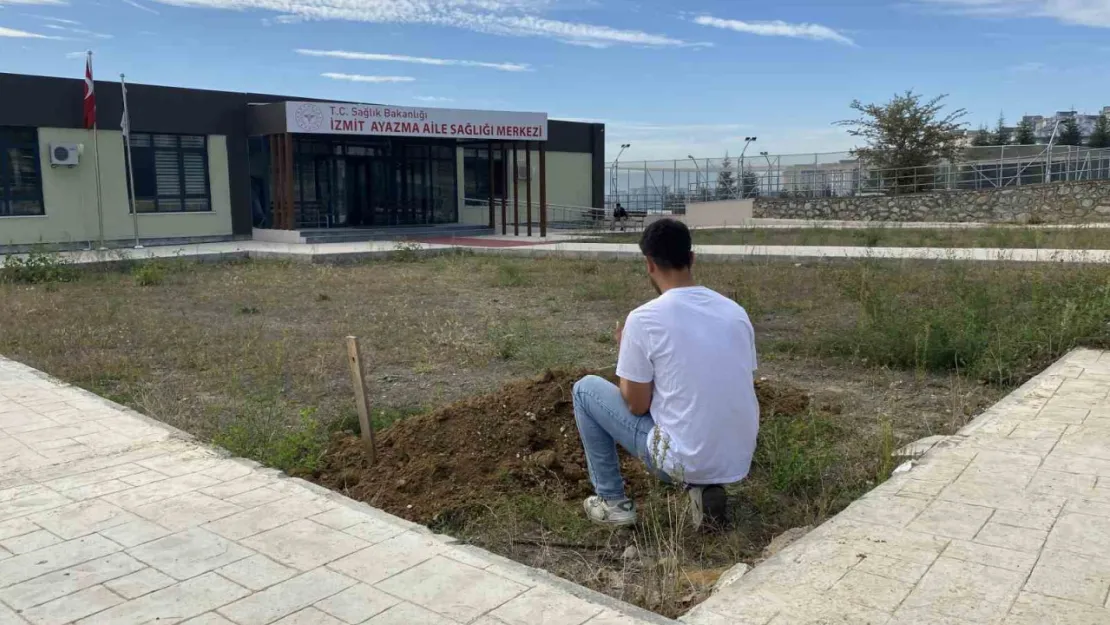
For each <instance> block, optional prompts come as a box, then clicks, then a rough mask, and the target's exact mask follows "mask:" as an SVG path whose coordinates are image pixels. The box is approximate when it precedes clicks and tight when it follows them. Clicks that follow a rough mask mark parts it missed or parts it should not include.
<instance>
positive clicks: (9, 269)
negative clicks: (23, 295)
mask: <svg viewBox="0 0 1110 625" xmlns="http://www.w3.org/2000/svg"><path fill="white" fill-rule="evenodd" d="M76 279H77V270H76V268H74V266H73V265H72V264H71V263H70V262H69V261H67V260H66V259H65V258H63V257H62V256H60V255H58V254H54V253H50V252H44V251H42V250H32V251H31V252H30V253H29V254H26V255H25V256H14V255H13V256H7V257H5V258H4V264H3V266H2V267H0V282H13V283H17V284H51V283H56V282H71V281H73V280H76Z"/></svg>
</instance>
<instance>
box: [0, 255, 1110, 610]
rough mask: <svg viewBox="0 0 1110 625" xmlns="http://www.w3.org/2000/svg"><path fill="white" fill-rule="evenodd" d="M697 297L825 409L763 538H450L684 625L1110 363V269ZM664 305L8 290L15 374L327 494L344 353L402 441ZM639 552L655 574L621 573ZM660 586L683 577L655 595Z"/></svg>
mask: <svg viewBox="0 0 1110 625" xmlns="http://www.w3.org/2000/svg"><path fill="white" fill-rule="evenodd" d="M400 259H403V260H404V262H402V260H400ZM697 273H698V276H699V278H700V280H701V281H703V282H704V283H706V284H707V285H709V286H711V287H713V288H715V289H717V290H719V291H720V292H722V293H724V294H726V295H728V296H730V297H732V298H734V299H736V300H737V301H738V302H740V303H741V304H743V305H744V306H745V307H746V308H747V309H748V311H749V312H750V314H751V316H752V318H753V321H754V323H755V326H756V331H757V337H758V347H759V349H760V356H761V369H760V375H761V376H766V377H767V378H769V383H770V384H781V385H784V386H788V385H793V386H797V387H800V388H802V389H804V390H805V391H806V392H807V393H808V394H809V395H810V396H811V397H812V402H811V408H810V409H809V410H808V411H806V412H805V413H804V414H793V415H786V416H784V417H783V418H781V419H775V420H773V421H770V422H768V423H766V424H765V425H764V427H763V430H762V431H761V435H760V443H759V450H758V452H757V457H756V460H755V466H754V469H753V473H752V476H751V477H750V479H749V480H747V481H746V482H745V483H743V485H742V486H740V487H739V489H737V490H736V492H735V493H734V494H735V495H736V498H737V502H738V504H737V505H738V506H739V507H738V512H739V514H740V516H742V519H741V524H740V525H741V528H742V530H743V531H737V532H732V533H729V534H727V535H724V536H716V537H703V536H689V535H686V534H683V533H682V532H681V530H679V529H676V528H680V527H681V524H680V523H677V522H676V520H675V519H676V518H677V516H678V515H679V512H678V508H677V506H678V504H677V503H676V502H677V501H679V498H676V496H675V495H674V493H673V492H668V491H660V492H652V493H645V494H643V496H644V497H645V498H646V503H645V508H644V514H645V516H646V517H648V518H649V519H650V520H651V522H650V523H645V524H642V526H641V528H640V529H638V530H637V533H636V534H635V535H633V536H632V537H631V538H628V537H625V538H621V537H620V536H616V537H615V535H614V534H613V533H610V532H608V530H598V529H596V528H593V527H590V526H589V525H588V524H586V523H585V522H584V520H583V519H582V517H581V513H580V508H579V504H578V502H577V501H572V502H565V501H562V500H560V499H559V498H558V497H557V496H551V497H537V496H532V495H528V496H525V495H521V496H513V495H511V494H507V495H506V496H505V498H504V499H503V503H502V505H499V506H497V507H493V508H490V509H488V510H486V512H485V513H483V514H477V515H472V516H467V517H453V518H447V519H444V520H443V524H442V525H441V526H440V527H439V528H438V529H442V530H447V531H451V532H454V533H456V534H457V535H461V536H464V537H466V538H468V539H470V540H472V541H474V542H475V543H478V544H481V545H483V546H486V547H488V548H490V549H493V550H495V551H498V552H501V553H504V554H506V555H509V556H510V557H514V558H517V559H519V560H522V561H524V562H527V563H529V564H533V565H538V566H544V567H547V568H549V569H551V570H553V571H555V572H557V573H559V574H562V575H565V576H566V577H568V578H570V579H573V580H575V581H578V582H580V583H585V584H588V585H591V586H593V587H595V588H598V589H599V590H602V591H604V592H608V593H610V594H613V595H614V596H618V597H621V598H624V599H627V600H630V601H635V602H637V603H639V604H640V605H643V606H646V607H649V608H651V609H655V610H658V611H660V612H663V613H665V614H678V613H680V612H682V611H683V610H684V609H687V608H689V607H690V605H691V602H693V601H696V600H697V599H699V598H700V597H701V596H702V593H703V592H704V589H705V586H704V585H698V584H696V583H695V582H694V581H691V580H695V578H697V579H708V580H710V581H709V583H711V580H712V578H713V575H714V572H716V573H717V574H719V572H720V570H723V568H722V567H725V566H727V565H728V564H731V563H733V562H736V561H738V560H746V561H754V560H756V559H758V558H759V555H760V552H761V550H762V548H763V546H764V545H765V544H766V543H767V541H768V540H769V539H770V538H771V537H772V536H774V535H775V534H777V533H779V532H782V531H783V530H786V529H789V528H791V527H796V526H804V525H809V524H812V523H815V522H819V521H821V520H822V519H824V518H826V517H827V515H829V514H831V513H834V512H836V511H837V510H839V509H840V508H842V507H843V506H845V505H847V503H849V502H850V501H851V500H852V499H853V498H855V497H857V496H859V495H860V494H861V493H863V492H865V491H866V490H867V489H869V488H871V487H872V486H874V484H875V483H877V482H878V481H881V480H883V479H885V477H886V476H887V475H888V473H889V470H890V469H891V466H890V459H889V452H890V451H891V450H892V449H893V448H895V446H897V445H899V444H902V443H905V442H909V441H912V440H915V439H917V438H920V437H922V436H926V435H930V434H936V433H950V432H952V431H954V430H955V429H957V428H959V427H960V426H961V425H963V424H964V423H965V422H966V421H967V420H968V418H969V417H970V416H972V415H973V414H975V413H977V412H978V411H979V410H981V409H982V408H984V407H986V406H987V405H989V404H991V403H993V402H994V401H995V400H997V399H998V398H999V397H1001V396H1002V395H1003V394H1004V393H1005V392H1007V390H1009V389H1010V388H1012V387H1013V386H1014V385H1016V384H1018V383H1020V382H1021V381H1023V380H1025V379H1027V378H1028V377H1029V376H1030V375H1032V374H1033V373H1035V372H1036V371H1038V370H1039V369H1040V368H1042V367H1044V366H1045V365H1047V364H1048V363H1050V362H1051V361H1053V360H1054V359H1056V358H1057V357H1059V356H1060V355H1061V354H1063V353H1064V352H1066V351H1067V350H1068V349H1070V348H1072V347H1074V346H1077V345H1092V346H1105V345H1107V344H1108V343H1110V326H1108V325H1107V323H1108V321H1110V268H1104V267H1093V266H1078V265H1059V264H1058V265H1030V264H1022V265H1017V264H1014V265H1009V264H1000V263H995V264H986V263H977V264H970V263H968V264H960V263H908V262H889V261H888V262H878V261H860V262H853V263H817V264H793V263H779V262H751V263H745V264H704V265H701V266H699V267H698V269H697ZM652 295H653V292H652V290H651V288H650V286H649V284H648V282H647V280H646V278H645V277H644V276H643V274H642V269H641V266H640V264H639V263H631V262H608V261H606V262H593V261H570V260H557V259H545V260H523V259H510V258H497V257H486V256H481V257H479V256H467V255H459V256H441V257H436V258H428V259H423V260H419V259H414V258H412V257H411V255H401V257H399V260H396V261H391V262H373V263H365V264H354V265H339V266H331V265H307V264H290V263H281V262H242V263H233V264H218V265H216V264H199V265H198V264H189V263H185V262H181V261H177V262H163V263H155V264H147V265H142V266H137V267H134V268H131V269H126V270H121V271H114V272H108V271H98V272H91V271H77V270H75V269H73V268H71V267H67V266H64V265H58V264H57V261H56V260H51V259H50V258H48V257H43V258H40V259H38V260H36V261H35V264H34V265H33V266H30V267H26V266H19V267H13V266H10V265H9V266H8V267H6V268H4V269H0V319H3V320H4V322H3V323H0V354H3V355H4V356H7V357H10V358H14V359H17V360H20V361H22V362H25V363H27V364H29V365H31V366H34V367H37V368H39V369H42V370H44V371H47V372H49V373H51V374H53V375H56V376H58V377H60V378H62V379H65V380H67V381H70V382H73V383H75V384H78V385H80V386H82V387H85V388H88V389H91V390H93V391H95V392H97V393H100V394H101V395H104V396H106V397H109V398H111V399H114V400H116V401H118V402H120V403H123V404H125V405H128V406H131V407H133V408H135V409H137V410H140V411H142V412H144V413H146V414H149V415H151V416H153V417H155V418H157V419H160V420H162V421H164V422H166V423H169V424H171V425H174V426H177V427H180V428H182V429H184V430H187V431H189V432H192V433H195V434H197V435H198V436H200V437H202V438H204V439H207V440H213V441H215V442H217V443H219V444H221V445H224V446H225V447H227V448H229V449H230V450H231V451H233V452H235V453H238V454H243V455H247V456H250V457H253V458H256V459H259V460H261V461H263V462H265V463H267V464H270V465H272V466H277V467H279V468H282V469H284V470H286V471H289V472H292V473H295V474H301V475H307V476H311V475H312V474H313V472H314V471H316V470H317V469H318V468H319V464H320V462H321V458H322V457H323V455H324V453H325V451H326V448H327V445H328V441H329V436H330V434H331V433H332V432H334V431H336V430H342V429H346V428H349V427H350V426H351V424H352V423H353V422H354V421H355V420H354V405H353V399H352V392H351V387H350V378H349V374H348V371H347V365H346V360H345V349H344V337H346V336H347V335H351V334H353V335H357V336H359V337H361V339H362V343H363V350H364V354H365V356H366V360H367V364H368V365H369V373H368V375H369V377H370V391H371V393H372V398H371V401H372V410H373V412H374V419H375V425H376V426H377V427H386V426H388V424H390V423H391V422H393V421H396V420H397V419H401V418H404V417H406V416H407V415H411V414H414V413H417V412H423V411H425V410H427V409H430V408H433V407H435V406H438V405H442V404H444V403H447V402H451V401H453V400H457V399H460V398H464V397H469V396H472V395H475V394H478V393H482V392H486V391H490V390H493V389H496V388H498V387H500V386H501V385H502V384H504V383H505V382H506V381H508V380H511V379H514V378H518V377H521V376H530V375H533V374H536V373H537V372H541V371H543V370H544V369H547V368H570V367H594V368H600V367H605V366H609V365H611V364H612V363H613V361H614V359H615V355H616V346H615V345H614V344H613V343H612V339H611V335H612V329H613V326H614V324H615V322H616V320H617V319H619V318H621V317H622V316H623V315H625V314H626V313H627V312H628V311H629V310H630V309H631V308H633V307H635V306H636V305H638V304H639V303H642V302H643V301H645V300H647V299H649V298H650V297H651V296H652ZM630 540H631V541H632V544H636V545H639V547H640V551H641V553H647V552H651V553H652V554H653V555H651V556H650V563H649V564H650V566H649V564H643V565H642V566H640V567H639V568H637V569H636V570H630V569H629V567H627V566H626V565H625V564H622V560H621V553H622V551H623V550H624V549H626V548H627V545H628V544H629V541H630ZM661 551H666V552H667V553H671V554H673V555H670V556H666V557H667V558H671V559H669V560H665V558H664V557H663V556H660V555H659V553H660V552H661ZM675 561H677V562H678V564H677V565H674V566H672V565H671V564H666V565H665V566H664V565H663V564H660V563H664V562H665V563H673V562H675ZM659 566H663V568H667V567H670V568H669V571H670V572H669V573H668V575H669V577H668V576H664V577H660V576H659V575H657V574H655V573H652V574H651V575H649V574H648V571H657V570H658V568H659ZM652 575H654V577H653V576H652ZM699 575H700V576H701V577H699ZM660 579H663V580H664V582H659V580H660ZM676 579H681V580H682V581H681V583H679V582H677V581H675V580H676ZM652 580H654V581H652ZM666 580H670V581H666ZM660 583H663V584H664V585H665V586H666V588H665V589H664V590H660V589H659V588H653V587H652V584H656V585H658V584H660Z"/></svg>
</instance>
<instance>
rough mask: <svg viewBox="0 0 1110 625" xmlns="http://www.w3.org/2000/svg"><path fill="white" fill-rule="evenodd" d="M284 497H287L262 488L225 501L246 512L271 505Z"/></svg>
mask: <svg viewBox="0 0 1110 625" xmlns="http://www.w3.org/2000/svg"><path fill="white" fill-rule="evenodd" d="M286 497H287V495H285V494H284V493H279V492H277V491H276V490H274V489H272V488H269V487H267V486H263V487H262V488H256V489H254V490H248V491H247V492H245V493H241V494H239V495H235V496H232V497H228V498H227V500H226V501H228V502H230V503H233V504H235V505H237V506H239V507H241V508H243V509H244V510H246V509H248V508H255V507H258V506H261V505H264V504H268V503H272V502H274V501H278V500H279V499H285V498H286Z"/></svg>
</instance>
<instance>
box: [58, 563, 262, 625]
mask: <svg viewBox="0 0 1110 625" xmlns="http://www.w3.org/2000/svg"><path fill="white" fill-rule="evenodd" d="M248 594H250V591H249V590H247V589H246V588H243V587H242V586H239V585H238V584H235V583H233V582H231V581H229V580H227V579H224V578H223V577H220V576H219V575H216V574H215V573H205V574H204V575H201V576H199V577H194V578H193V579H190V580H186V581H183V582H179V583H177V584H174V585H173V586H170V587H168V588H163V589H162V590H156V591H154V592H152V593H150V594H149V595H143V596H142V597H139V598H138V599H132V600H130V601H128V602H126V603H121V604H120V605H117V606H115V607H114V608H109V609H108V610H105V611H103V612H100V613H98V614H94V615H93V616H90V617H88V618H86V619H83V620H81V621H78V625H149V624H152V623H173V622H177V621H181V620H185V619H188V618H191V617H194V616H197V615H199V614H204V613H205V612H209V611H211V610H214V609H215V608H217V607H219V606H222V605H226V604H228V603H230V602H232V601H235V600H236V599H239V598H241V597H243V596H245V595H248Z"/></svg>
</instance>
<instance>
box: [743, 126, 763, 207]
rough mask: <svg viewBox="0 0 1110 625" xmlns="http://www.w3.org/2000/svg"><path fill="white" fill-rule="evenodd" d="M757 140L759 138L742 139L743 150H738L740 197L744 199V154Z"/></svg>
mask: <svg viewBox="0 0 1110 625" xmlns="http://www.w3.org/2000/svg"><path fill="white" fill-rule="evenodd" d="M757 139H759V137H744V149H743V150H740V197H741V198H743V197H744V154H746V153H747V151H748V146H749V145H751V144H752V143H755V141H756V140H757Z"/></svg>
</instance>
